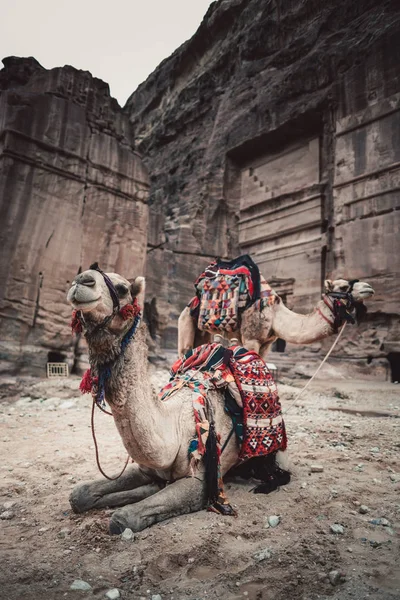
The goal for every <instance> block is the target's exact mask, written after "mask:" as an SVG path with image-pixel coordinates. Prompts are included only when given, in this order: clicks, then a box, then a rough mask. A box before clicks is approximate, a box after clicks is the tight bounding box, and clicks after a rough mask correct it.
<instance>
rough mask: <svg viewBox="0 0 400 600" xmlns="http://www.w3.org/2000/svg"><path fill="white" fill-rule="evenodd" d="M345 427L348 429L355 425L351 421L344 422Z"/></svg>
mask: <svg viewBox="0 0 400 600" xmlns="http://www.w3.org/2000/svg"><path fill="white" fill-rule="evenodd" d="M343 427H346V429H351V428H352V427H353V425H352V424H351V423H343Z"/></svg>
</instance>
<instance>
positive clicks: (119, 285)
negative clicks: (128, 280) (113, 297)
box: [115, 283, 129, 298]
mask: <svg viewBox="0 0 400 600" xmlns="http://www.w3.org/2000/svg"><path fill="white" fill-rule="evenodd" d="M115 289H116V290H117V292H118V296H119V297H120V298H122V297H123V296H126V294H127V293H128V292H129V290H128V288H127V287H126V285H124V284H123V283H117V285H116V286H115Z"/></svg>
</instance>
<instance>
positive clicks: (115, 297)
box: [89, 262, 120, 312]
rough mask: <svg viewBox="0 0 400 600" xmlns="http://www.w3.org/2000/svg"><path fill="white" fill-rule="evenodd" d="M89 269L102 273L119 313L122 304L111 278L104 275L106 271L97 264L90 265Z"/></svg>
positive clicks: (115, 308)
mask: <svg viewBox="0 0 400 600" xmlns="http://www.w3.org/2000/svg"><path fill="white" fill-rule="evenodd" d="M89 269H91V270H92V271H98V272H99V273H101V275H102V276H103V279H104V283H105V284H106V286H107V287H108V291H109V292H110V296H111V299H112V301H113V306H114V310H115V311H116V312H117V311H119V308H120V304H119V296H118V292H117V290H116V289H115V286H114V284H113V282H112V281H111V279H110V278H109V276H108V275H106V273H104V271H102V270H101V269H100V267H99V264H98V263H97V262H95V263H93V264H92V265H90V267H89Z"/></svg>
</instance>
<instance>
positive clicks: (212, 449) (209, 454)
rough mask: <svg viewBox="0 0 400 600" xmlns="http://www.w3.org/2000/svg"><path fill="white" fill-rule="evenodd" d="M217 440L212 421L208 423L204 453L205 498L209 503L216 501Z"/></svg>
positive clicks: (217, 493)
mask: <svg viewBox="0 0 400 600" xmlns="http://www.w3.org/2000/svg"><path fill="white" fill-rule="evenodd" d="M218 458H219V456H218V441H217V435H216V433H215V427H214V423H213V422H211V423H210V429H209V432H208V437H207V441H206V451H205V454H204V466H205V475H206V489H207V500H208V501H209V502H210V504H214V502H217V501H218V495H219V487H218V479H219V477H218V475H219V473H218Z"/></svg>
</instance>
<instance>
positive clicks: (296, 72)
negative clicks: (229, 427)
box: [125, 0, 400, 379]
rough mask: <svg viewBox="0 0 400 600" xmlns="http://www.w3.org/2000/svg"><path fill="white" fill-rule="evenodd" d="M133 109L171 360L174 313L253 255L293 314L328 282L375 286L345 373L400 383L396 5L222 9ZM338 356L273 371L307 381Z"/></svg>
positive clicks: (286, 357)
mask: <svg viewBox="0 0 400 600" xmlns="http://www.w3.org/2000/svg"><path fill="white" fill-rule="evenodd" d="M125 111H126V113H127V114H128V115H129V118H130V120H131V123H132V125H133V127H134V130H135V134H136V140H137V146H138V148H139V149H140V150H141V151H142V153H143V154H144V156H145V162H146V165H147V166H148V168H149V171H150V173H151V183H152V187H151V195H150V199H149V205H150V215H149V219H150V225H149V244H150V249H149V255H148V257H149V260H148V262H147V277H148V286H149V290H150V293H151V294H153V295H154V296H157V298H158V309H159V313H160V316H161V317H162V318H163V321H162V326H163V343H164V345H166V346H170V347H171V348H175V347H176V321H177V315H178V314H179V312H180V310H181V309H182V307H183V306H184V305H185V303H186V302H187V301H188V300H189V298H190V297H191V295H192V290H193V288H192V282H193V280H194V279H195V277H196V276H197V275H198V274H199V273H200V272H201V270H202V268H203V267H204V266H205V265H206V264H208V262H210V259H212V258H213V257H214V256H216V255H219V256H223V257H232V256H234V255H237V254H238V253H239V252H248V253H250V254H251V255H252V257H253V258H254V260H255V261H256V262H257V263H258V264H259V266H260V268H261V271H262V273H263V275H264V276H265V277H266V278H267V279H268V280H269V281H270V282H271V283H272V284H273V285H274V287H275V289H276V290H277V291H278V292H279V293H280V294H281V295H282V296H283V297H284V299H285V300H286V302H287V304H288V305H289V306H290V307H291V308H294V309H295V310H297V311H299V312H307V311H308V310H310V309H311V308H312V306H313V305H314V304H315V303H316V301H317V300H318V299H319V297H320V294H321V290H322V282H323V280H324V279H325V278H336V277H338V276H343V277H347V278H359V279H363V280H366V281H368V282H370V283H371V284H372V285H373V287H374V288H375V290H376V295H375V297H374V298H373V299H372V300H370V301H369V302H368V308H369V314H368V320H367V322H366V323H365V324H364V325H361V326H360V327H358V328H357V327H354V328H353V329H350V328H348V329H347V332H346V334H345V335H344V336H343V340H342V341H341V342H340V345H339V347H338V350H337V351H336V356H338V357H339V359H338V361H336V363H337V364H338V365H339V364H340V365H341V368H342V366H343V365H347V367H348V368H349V372H351V374H353V375H354V374H355V373H357V371H360V372H363V373H364V374H365V373H371V375H372V376H373V377H376V376H380V377H382V378H386V376H387V375H388V372H389V371H390V369H389V362H390V361H391V364H392V376H393V378H394V379H396V373H397V372H398V371H399V370H400V324H399V306H400V303H399V294H400V292H399V290H400V287H399V286H398V281H397V280H398V277H399V271H400V269H399V254H400V252H399V250H400V248H399V211H398V207H399V204H400V203H399V196H400V192H399V183H400V137H399V134H398V132H399V131H400V13H399V11H398V6H397V3H396V2H394V1H390V0H385V1H382V2H379V3H377V2H375V0H360V1H358V2H342V1H340V0H335V1H333V2H327V3H322V2H319V1H317V0H287V1H285V2H283V1H282V0H277V1H274V2H272V0H271V1H264V0H220V1H219V2H215V3H213V4H212V5H211V6H210V8H209V10H208V12H207V14H206V16H205V18H204V20H203V22H202V24H201V25H200V27H199V29H198V31H197V32H196V34H195V35H194V36H193V38H192V39H191V40H189V41H188V42H186V43H185V44H183V45H182V46H181V47H180V48H179V49H178V50H177V51H176V52H175V53H174V54H173V55H172V56H171V57H169V58H168V59H166V60H165V61H164V62H163V63H161V65H160V66H159V67H158V68H157V70H156V71H155V72H154V73H153V74H152V75H150V77H149V78H148V79H147V81H146V82H145V83H143V84H142V85H141V86H140V87H139V88H138V89H137V91H136V92H135V93H134V94H133V95H132V96H131V97H130V99H129V100H128V103H127V105H126V107H125ZM330 343H331V341H329V340H326V341H325V342H324V344H323V345H322V348H321V346H320V345H316V346H314V347H310V348H308V349H305V348H295V347H293V346H292V347H291V348H289V349H288V348H287V349H286V350H289V351H288V352H284V353H283V354H280V355H279V356H278V355H274V357H273V359H274V362H277V363H278V366H280V368H283V369H289V368H292V367H293V365H294V364H296V365H297V368H298V370H299V372H300V371H301V370H302V369H303V371H304V370H305V371H307V369H308V364H307V363H308V362H313V361H315V359H316V358H318V357H319V356H320V351H321V350H324V348H325V347H327V346H328V345H329V344H330ZM271 358H272V357H271ZM343 358H345V359H346V360H345V361H343ZM388 359H389V362H388ZM336 363H335V360H333V361H332V362H331V369H332V374H334V373H335V372H337V371H336V369H335V364H336ZM292 372H293V370H292ZM398 378H400V373H399V374H398Z"/></svg>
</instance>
